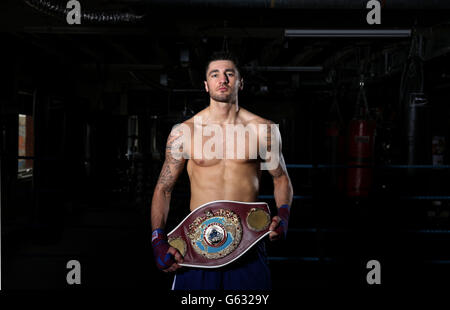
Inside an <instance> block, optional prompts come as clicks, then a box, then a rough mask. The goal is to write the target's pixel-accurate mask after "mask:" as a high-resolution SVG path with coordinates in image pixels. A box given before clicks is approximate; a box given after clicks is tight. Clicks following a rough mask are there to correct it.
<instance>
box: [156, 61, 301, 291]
mask: <svg viewBox="0 0 450 310" xmlns="http://www.w3.org/2000/svg"><path fill="white" fill-rule="evenodd" d="M204 83H205V90H206V92H208V93H209V96H210V104H209V106H208V107H207V108H205V109H204V110H202V111H200V112H199V113H198V114H196V116H194V117H193V118H191V119H189V120H187V121H185V122H184V123H183V124H184V126H187V127H189V128H190V129H192V130H191V133H193V132H194V129H200V130H202V127H204V126H208V125H212V124H214V125H215V126H220V127H221V128H223V129H224V131H225V128H224V127H225V126H226V125H230V124H231V125H238V124H241V125H243V126H246V125H249V124H254V125H268V126H267V127H270V125H273V123H272V122H271V121H268V120H265V119H263V118H261V117H259V116H257V115H255V114H253V113H251V112H249V111H247V110H245V109H243V108H240V107H239V104H238V92H239V90H242V89H243V85H244V84H243V79H242V77H241V75H240V72H239V70H238V68H237V66H236V61H235V60H234V59H233V58H232V57H231V56H230V55H227V54H225V53H217V54H215V55H213V57H212V58H211V60H210V62H209V63H208V65H207V68H206V81H205V82H204ZM195 117H197V120H198V119H199V117H201V121H202V123H201V124H200V125H199V124H198V122H195V121H194V118H195ZM196 126H197V127H200V128H196ZM275 128H276V130H278V128H277V127H275ZM277 133H278V131H277ZM183 134H185V132H183V131H181V130H179V126H178V127H177V126H175V127H174V128H173V129H172V131H171V133H170V135H169V137H168V140H167V145H166V157H165V162H164V164H163V167H162V171H161V174H160V176H159V179H158V182H157V185H156V188H155V191H154V194H153V200H152V209H151V223H152V230H153V233H152V245H153V250H154V255H155V259H156V263H157V266H158V267H159V268H160V269H162V270H163V271H165V272H174V271H177V272H176V276H175V280H174V286H173V288H174V289H240V288H243V289H257V288H260V289H270V273H269V269H268V267H267V262H266V255H265V249H264V243H263V242H261V241H260V242H259V243H258V244H257V245H256V246H254V247H253V248H254V249H253V248H252V249H250V251H248V252H247V253H246V254H245V255H244V256H242V257H241V258H239V259H238V261H237V262H233V263H232V264H230V265H229V266H225V267H221V268H217V269H196V268H191V267H182V268H181V269H179V268H180V267H181V266H180V265H179V264H178V263H182V262H183V257H182V256H181V254H180V253H179V252H178V251H177V250H176V249H175V248H173V247H171V246H170V245H169V244H168V243H167V236H166V234H165V232H164V227H165V224H166V221H167V216H168V213H169V205H170V198H171V191H172V189H173V187H174V185H175V182H176V180H177V178H178V177H179V175H180V174H181V172H182V171H183V169H184V166H185V163H186V162H187V172H188V175H189V179H190V189H191V200H190V210H191V211H193V210H195V209H196V208H197V207H199V206H201V205H202V204H205V203H207V202H210V201H214V200H233V201H242V202H255V201H257V196H258V191H259V183H260V176H261V166H260V164H261V161H262V160H264V159H261V157H256V156H254V155H255V154H250V147H249V145H245V146H242V145H237V146H236V147H235V148H238V147H246V149H245V158H241V159H239V158H238V157H237V156H235V157H234V158H232V159H229V158H226V157H225V158H212V159H211V158H205V157H200V158H196V157H195V156H194V154H193V153H194V144H193V143H192V144H189V143H188V144H186V143H185V144H183V145H182V152H183V154H184V155H186V156H183V157H181V158H180V157H176V156H174V154H173V152H172V150H173V148H174V147H176V148H180V145H181V144H180V140H181V139H183ZM273 136H274V137H273ZM202 138H203V139H202V141H203V142H202V143H203V144H202V146H204V145H205V143H206V142H207V141H208V139H211V136H206V135H203V136H202ZM247 138H248V135H247ZM224 140H226V139H224ZM183 141H185V140H183ZM190 141H193V139H190ZM258 141H259V142H258V143H267V145H265V147H267V149H268V150H270V149H271V145H270V144H271V143H272V144H273V143H277V144H278V147H279V157H278V158H279V160H278V161H277V163H276V165H275V166H274V167H272V169H270V170H268V171H269V173H270V174H271V175H272V177H273V184H274V195H275V201H276V205H277V208H278V215H276V216H274V217H273V218H272V222H271V224H270V226H269V230H271V232H270V234H269V239H270V240H271V241H274V240H278V239H282V238H284V237H285V235H286V232H287V223H288V218H289V211H290V206H291V203H292V195H293V190H292V185H291V181H290V179H289V176H288V173H287V170H286V166H285V163H284V160H283V156H282V154H281V139H280V135H279V133H278V134H276V135H273V134H272V135H271V131H270V130H268V131H267V135H266V136H265V137H263V138H262V137H261V134H258ZM226 143H227V142H226V141H224V144H226ZM246 143H248V140H246ZM235 145H236V144H235ZM224 149H225V146H224ZM252 155H253V156H252ZM186 158H187V159H186ZM255 158H256V159H255ZM266 159H267V157H266Z"/></svg>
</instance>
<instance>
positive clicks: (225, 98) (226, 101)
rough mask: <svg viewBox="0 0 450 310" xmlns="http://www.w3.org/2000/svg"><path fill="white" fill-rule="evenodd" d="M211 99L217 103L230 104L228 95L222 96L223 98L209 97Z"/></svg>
mask: <svg viewBox="0 0 450 310" xmlns="http://www.w3.org/2000/svg"><path fill="white" fill-rule="evenodd" d="M211 98H212V99H213V100H214V101H217V102H225V103H230V102H231V96H229V95H224V96H211Z"/></svg>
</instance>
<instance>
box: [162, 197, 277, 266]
mask: <svg viewBox="0 0 450 310" xmlns="http://www.w3.org/2000/svg"><path fill="white" fill-rule="evenodd" d="M270 222H271V218H270V210H269V207H268V205H267V203H265V202H238V201H230V200H216V201H212V202H208V203H206V204H204V205H201V206H200V207H198V208H197V209H195V210H194V211H192V212H191V213H190V214H189V215H188V216H187V217H186V218H185V219H184V220H183V221H182V222H181V223H180V224H179V225H178V226H177V227H176V228H175V229H174V230H172V231H171V232H170V233H169V234H168V235H167V237H168V239H169V244H170V245H171V246H172V247H174V248H176V249H177V250H178V251H179V252H180V254H181V255H182V256H183V259H184V262H183V263H182V264H179V265H180V266H188V267H200V268H218V267H222V266H225V265H227V264H229V263H231V262H233V261H235V260H236V259H238V258H239V257H241V256H242V255H243V254H244V253H245V252H247V251H248V250H249V249H250V248H251V247H252V246H253V245H255V244H256V243H257V242H258V241H259V240H261V239H262V238H264V237H265V236H266V235H267V234H269V233H270V231H269V224H270Z"/></svg>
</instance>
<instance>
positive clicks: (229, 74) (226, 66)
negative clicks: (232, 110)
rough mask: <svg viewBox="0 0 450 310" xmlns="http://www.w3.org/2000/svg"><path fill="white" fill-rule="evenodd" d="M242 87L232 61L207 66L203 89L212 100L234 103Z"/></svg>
mask: <svg viewBox="0 0 450 310" xmlns="http://www.w3.org/2000/svg"><path fill="white" fill-rule="evenodd" d="M243 85H244V84H243V81H242V79H241V78H240V76H239V72H238V71H237V69H236V66H235V65H234V63H233V62H232V61H230V60H216V61H213V62H211V63H210V64H209V67H208V71H207V72H206V81H205V89H206V91H207V92H208V93H209V96H210V97H211V98H212V99H213V100H215V101H218V102H228V103H229V102H234V101H236V98H237V94H238V91H239V90H242V88H243Z"/></svg>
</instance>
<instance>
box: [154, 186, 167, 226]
mask: <svg viewBox="0 0 450 310" xmlns="http://www.w3.org/2000/svg"><path fill="white" fill-rule="evenodd" d="M170 198H171V192H170V191H166V190H164V188H162V187H161V186H156V188H155V191H154V193H153V199H152V207H151V222H152V230H155V229H157V228H162V229H164V228H165V226H166V222H167V216H168V214H169V206H170Z"/></svg>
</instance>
